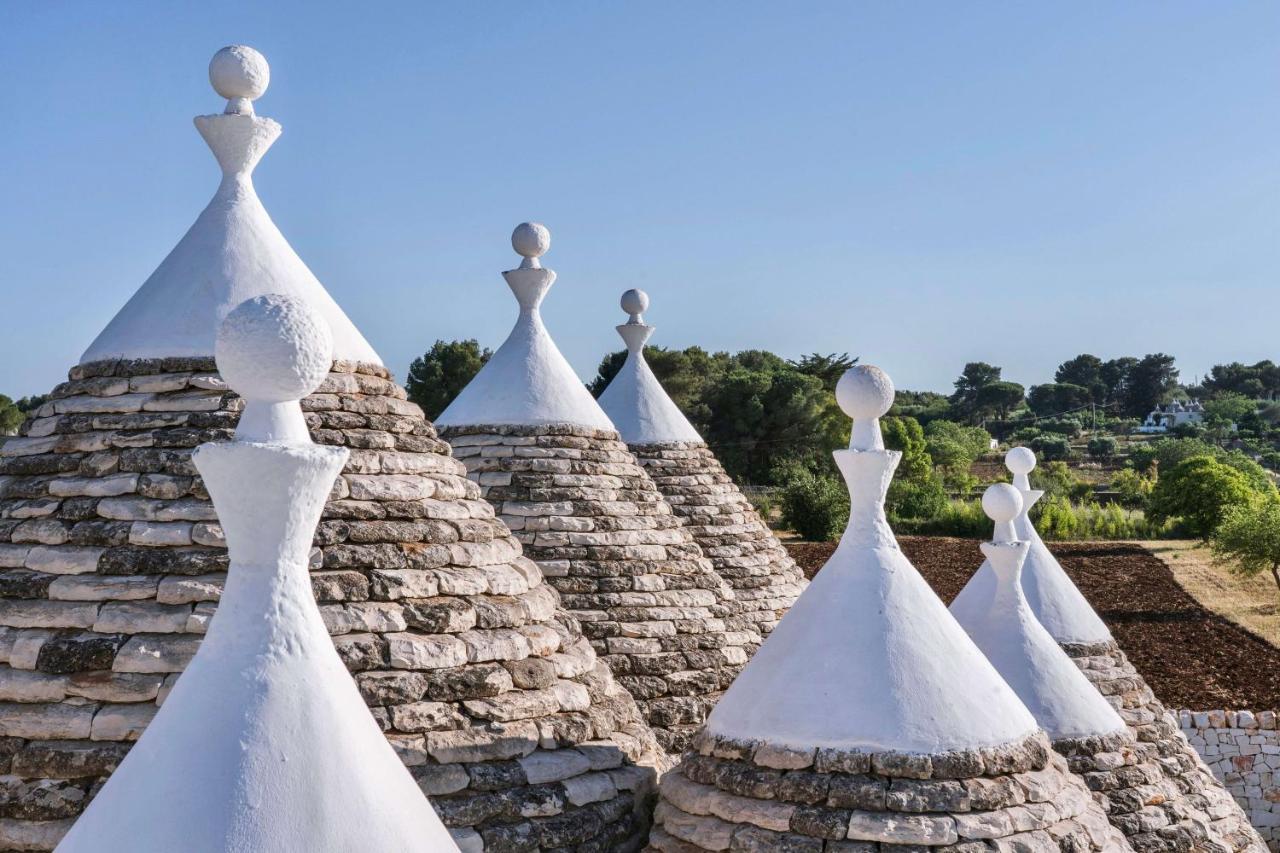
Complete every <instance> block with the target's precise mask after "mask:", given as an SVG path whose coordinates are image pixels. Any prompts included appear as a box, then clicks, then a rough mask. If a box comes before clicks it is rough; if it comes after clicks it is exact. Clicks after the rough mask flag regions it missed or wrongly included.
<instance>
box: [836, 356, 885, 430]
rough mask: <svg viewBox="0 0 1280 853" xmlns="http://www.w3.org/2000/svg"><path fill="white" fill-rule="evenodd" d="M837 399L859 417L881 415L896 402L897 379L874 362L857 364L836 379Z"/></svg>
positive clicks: (847, 411)
mask: <svg viewBox="0 0 1280 853" xmlns="http://www.w3.org/2000/svg"><path fill="white" fill-rule="evenodd" d="M836 402H837V403H839V404H840V408H841V410H843V411H844V413H845V414H846V415H848V416H849V417H851V418H853V419H854V420H855V421H862V420H870V419H873V418H878V417H881V416H882V415H884V413H885V412H887V411H889V409H890V407H892V406H893V381H892V380H891V379H890V378H889V374H887V373H885V372H884V371H883V370H881V369H880V368H878V367H876V366H874V365H871V364H855V365H854V366H853V367H851V368H849V369H848V370H846V371H845V372H844V376H841V377H840V381H839V382H837V383H836Z"/></svg>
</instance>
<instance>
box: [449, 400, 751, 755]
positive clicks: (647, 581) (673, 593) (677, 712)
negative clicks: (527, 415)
mask: <svg viewBox="0 0 1280 853" xmlns="http://www.w3.org/2000/svg"><path fill="white" fill-rule="evenodd" d="M447 435H448V437H449V438H450V439H451V440H453V441H454V443H455V456H457V457H458V458H459V459H461V460H462V461H463V463H464V464H465V466H466V469H467V472H468V476H469V477H471V478H472V480H473V481H474V482H475V483H476V484H477V485H479V486H480V488H481V490H482V491H483V493H484V495H485V497H486V498H487V499H488V501H489V502H490V503H491V504H492V505H493V506H494V508H495V509H496V510H497V513H498V515H499V517H501V518H502V519H503V520H504V521H506V522H507V524H508V525H509V526H510V527H511V528H512V529H513V530H514V531H515V537H516V538H517V539H518V540H520V541H521V542H522V543H523V544H524V546H525V553H526V554H527V555H528V556H530V557H532V558H533V559H534V560H535V561H536V562H537V565H538V566H539V567H540V568H541V570H542V571H541V574H542V576H543V577H545V578H546V579H547V580H548V581H549V583H550V586H552V587H554V588H555V589H557V590H558V591H559V592H560V594H561V600H562V602H563V604H564V605H565V606H566V607H567V608H569V610H570V611H571V612H572V613H573V614H574V615H575V616H577V617H578V618H579V619H580V620H581V622H582V626H583V632H584V634H585V635H586V636H587V638H588V639H589V640H590V641H591V645H592V646H593V647H594V649H595V652H596V653H597V654H600V655H602V656H604V659H605V660H606V661H607V662H608V664H609V666H610V667H611V668H612V669H613V671H614V673H615V675H617V676H618V678H619V680H620V681H621V682H622V683H623V684H624V686H626V688H627V689H628V690H629V691H630V692H631V693H632V694H633V695H634V696H636V698H637V699H638V700H639V702H640V707H641V709H642V710H643V711H644V713H645V717H646V719H647V720H648V722H649V723H650V725H652V726H654V727H655V728H656V730H657V734H658V737H659V739H660V741H661V742H662V744H663V746H664V747H665V748H666V749H667V750H668V751H673V752H678V751H680V749H682V748H683V745H684V744H685V743H686V742H687V740H688V738H689V736H690V735H691V734H692V732H693V731H694V730H695V729H696V728H697V726H698V725H699V724H700V723H702V722H703V721H704V720H705V719H706V714H707V713H708V711H709V710H710V708H711V707H712V706H713V705H714V702H715V700H716V698H717V697H718V696H719V695H720V693H721V692H722V691H723V690H724V689H725V687H727V686H728V684H729V683H730V682H731V681H732V679H733V677H734V675H736V673H737V672H738V670H739V669H740V668H741V666H742V664H744V663H745V662H746V660H747V647H749V646H754V645H755V644H758V642H759V634H758V633H757V628H756V625H755V623H753V622H751V621H750V620H747V621H745V622H742V624H741V625H737V627H736V629H735V630H730V626H729V625H728V624H727V621H726V620H730V619H732V614H733V612H734V611H733V600H734V591H733V590H731V589H730V587H729V586H728V585H727V584H726V583H725V582H724V581H723V580H722V579H721V578H720V577H719V576H717V575H716V574H715V571H714V569H713V568H712V566H711V563H710V562H708V561H707V560H706V559H705V558H704V557H703V556H702V553H701V551H700V549H699V548H698V545H697V544H696V543H695V542H694V540H693V539H692V538H691V537H690V535H689V533H688V532H687V531H686V530H685V529H684V527H683V526H682V525H681V523H680V521H679V519H678V518H677V517H676V516H675V515H674V514H673V513H672V512H671V509H670V507H668V506H667V505H666V503H665V502H664V500H663V498H662V495H661V493H660V492H659V491H658V489H657V488H655V486H654V484H653V481H652V480H650V478H649V477H648V476H647V475H646V474H645V471H644V469H643V468H641V466H640V465H638V464H637V463H636V460H635V458H634V457H633V456H632V455H631V454H630V453H629V452H628V451H627V449H626V447H625V445H623V444H622V443H621V442H620V441H619V440H618V437H617V434H616V433H613V432H601V431H596V430H591V429H585V428H581V427H574V426H569V425H564V424H556V425H549V426H541V427H515V426H501V427H491V426H483V425H481V426H475V427H450V428H449V430H447ZM487 574H488V576H489V580H490V589H489V591H490V592H492V593H495V594H504V595H520V594H521V593H522V592H523V587H524V584H526V583H528V581H527V579H522V578H516V577H510V576H508V575H507V573H506V572H505V571H503V572H501V573H497V574H496V573H494V572H492V571H489V572H487ZM444 588H445V586H444V581H443V580H442V582H441V589H442V591H443V590H444ZM524 601H526V602H527V601H528V599H527V598H526V599H524ZM771 618H776V615H775V616H773V617H771ZM481 619H482V621H481V624H482V625H483V624H485V622H484V621H483V620H485V619H489V620H491V621H490V624H493V625H494V626H495V627H496V626H497V625H498V624H511V623H512V621H513V617H512V615H511V614H510V613H509V612H508V613H506V614H502V613H499V612H495V611H487V612H484V613H481ZM490 659H492V658H490ZM659 659H660V660H661V663H658V662H657V661H658V660H659ZM565 663H566V664H568V662H567V661H566V662H565Z"/></svg>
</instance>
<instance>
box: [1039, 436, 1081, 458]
mask: <svg viewBox="0 0 1280 853" xmlns="http://www.w3.org/2000/svg"><path fill="white" fill-rule="evenodd" d="M1029 446H1030V447H1031V449H1032V450H1034V451H1035V452H1036V455H1037V456H1039V457H1040V458H1041V459H1043V460H1045V461H1046V462H1051V461H1053V460H1055V459H1070V458H1071V443H1070V442H1069V441H1067V439H1066V437H1065V436H1061V435H1042V436H1040V437H1039V438H1035V439H1032V440H1031V442H1030V445H1029Z"/></svg>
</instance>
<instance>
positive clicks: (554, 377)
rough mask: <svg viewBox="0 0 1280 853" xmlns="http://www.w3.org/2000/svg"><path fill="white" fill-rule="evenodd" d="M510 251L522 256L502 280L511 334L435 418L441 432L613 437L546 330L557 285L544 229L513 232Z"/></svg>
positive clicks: (533, 226)
mask: <svg viewBox="0 0 1280 853" xmlns="http://www.w3.org/2000/svg"><path fill="white" fill-rule="evenodd" d="M511 245H512V247H513V248H514V249H515V250H516V253H517V254H520V255H522V256H523V260H522V261H521V263H520V266H519V268H517V269H514V270H508V271H507V272H504V273H503V274H502V277H503V278H504V279H506V281H507V286H508V287H510V288H511V292H512V293H513V294H515V297H516V301H517V302H518V303H519V304H520V315H519V317H517V318H516V324H515V326H514V327H513V328H512V330H511V334H510V335H508V336H507V339H506V340H505V341H504V342H503V343H502V346H500V347H499V348H498V351H497V352H495V353H494V354H493V357H492V358H490V359H489V362H488V363H487V364H486V365H485V366H484V367H483V368H481V370H480V372H479V373H478V374H476V377H475V378H474V379H472V380H471V382H470V383H469V384H468V385H467V387H466V388H464V389H463V390H462V393H460V394H459V395H458V396H457V397H456V398H455V399H454V401H453V402H452V403H450V404H449V407H448V408H446V409H445V410H444V412H443V413H441V415H440V417H439V418H437V419H436V425H437V426H438V427H442V428H443V427H449V426H469V425H478V424H483V425H486V426H539V425H543V424H572V425H574V426H581V427H587V428H590V429H602V430H613V429H614V425H613V423H612V422H611V421H610V420H609V417H608V415H606V414H605V413H604V411H603V410H602V409H601V408H600V405H599V404H598V403H596V401H595V399H593V398H592V396H591V394H590V393H589V392H588V391H587V389H586V387H585V386H584V385H583V384H582V380H581V379H579V378H578V376H577V374H576V373H574V372H573V368H572V367H570V366H569V362H568V361H566V360H565V357H564V356H563V355H562V354H561V353H560V350H559V349H558V348H557V347H556V345H555V342H554V341H553V340H551V336H550V335H549V334H547V329H546V326H544V325H543V323H542V315H541V312H540V310H539V309H540V306H541V305H542V300H543V299H544V298H545V297H546V295H547V291H548V290H550V289H551V285H552V284H554V283H555V280H556V274H555V272H554V271H553V270H549V269H544V268H543V266H542V263H541V261H539V260H538V259H539V258H540V257H541V256H542V255H543V254H544V253H545V252H546V251H547V249H548V248H550V246H551V234H550V232H549V231H548V230H547V228H546V226H544V225H541V224H539V223H536V222H525V223H521V224H520V225H518V226H516V229H515V231H514V232H513V233H512V235H511Z"/></svg>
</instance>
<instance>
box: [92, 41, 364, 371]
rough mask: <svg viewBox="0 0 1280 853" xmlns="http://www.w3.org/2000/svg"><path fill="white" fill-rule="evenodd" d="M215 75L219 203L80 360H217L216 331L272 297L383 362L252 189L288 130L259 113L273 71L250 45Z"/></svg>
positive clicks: (351, 356) (211, 126) (210, 118)
mask: <svg viewBox="0 0 1280 853" xmlns="http://www.w3.org/2000/svg"><path fill="white" fill-rule="evenodd" d="M209 79H210V82H211V83H212V84H213V86H214V88H215V89H216V90H217V91H218V93H219V94H221V95H223V96H224V97H227V98H228V103H227V111H226V112H225V113H223V114H221V115H205V116H198V117H197V118H196V119H195V124H196V129H197V130H199V131H200V135H201V136H203V137H204V140H205V142H207V143H208V144H209V147H210V148H211V149H212V150H213V154H214V156H215V157H216V158H217V160H218V165H219V166H220V167H221V168H222V182H221V184H219V186H218V190H217V192H216V193H215V194H214V196H213V200H212V201H210V202H209V205H208V206H207V207H206V208H205V209H204V211H203V212H202V213H201V214H200V216H199V218H198V219H196V221H195V224H194V225H192V226H191V228H190V230H188V231H187V233H186V235H184V236H183V238H182V239H181V240H180V241H179V242H178V245H177V246H175V247H174V249H173V251H171V252H170V253H169V255H168V257H166V258H165V259H164V261H162V262H161V264H160V266H159V267H157V268H156V270H155V272H153V273H152V274H151V277H150V278H148V279H147V280H146V282H145V283H144V284H143V285H142V287H141V288H139V289H138V291H137V292H136V293H134V295H133V297H132V298H131V299H130V300H129V301H128V302H127V303H126V304H125V306H124V307H123V308H122V309H120V312H119V313H118V314H116V316H115V317H114V318H113V319H112V320H111V322H110V323H108V324H107V327H106V328H105V329H103V330H102V332H101V333H100V334H99V335H98V337H97V339H95V340H94V342H93V343H92V344H90V345H89V348H88V349H87V350H85V352H84V355H82V356H81V358H80V363H81V364H89V363H91V362H96V361H103V360H107V359H117V358H120V359H145V358H165V357H189V356H204V357H209V356H212V355H213V354H214V336H215V333H216V332H217V329H218V327H219V325H220V324H221V323H222V320H223V318H224V317H226V315H227V313H228V312H230V311H231V309H232V308H234V307H235V306H236V305H239V304H240V303H241V302H244V301H245V300H247V299H251V298H253V297H255V296H261V295H264V294H268V293H280V294H285V295H289V296H293V297H296V298H298V299H301V300H302V301H303V302H305V303H307V304H308V305H309V306H310V307H311V308H313V309H314V310H316V311H317V312H318V313H319V314H320V315H321V316H322V317H323V318H324V320H325V321H326V323H327V324H328V325H329V327H330V329H331V330H332V334H333V340H334V350H333V355H334V357H336V358H339V359H347V360H352V361H358V362H366V363H372V364H380V363H381V360H380V359H379V358H378V355H377V353H376V352H374V350H373V347H371V346H370V345H369V343H368V341H366V340H365V339H364V336H363V335H361V334H360V332H359V331H357V330H356V328H355V326H354V325H352V323H351V321H350V320H349V319H348V318H347V316H346V315H345V314H344V313H343V311H342V309H341V308H339V307H338V304H337V303H336V302H334V301H333V298H332V297H331V296H329V294H328V292H326V291H325V289H324V286H323V285H321V284H320V282H319V281H318V280H317V279H316V277H315V275H314V274H313V273H312V272H311V270H309V269H308V268H307V265H306V264H305V263H303V262H302V259H301V258H299V257H298V255H297V253H295V252H294V251H293V248H292V247H290V245H289V243H288V242H287V241H286V240H285V238H284V235H282V234H281V233H280V230H279V229H278V228H277V227H276V225H275V223H274V222H272V221H271V217H270V216H269V215H268V214H267V211H266V209H265V208H264V207H263V206H262V202H261V201H259V199H258V195H257V192H256V191H255V190H254V187H253V169H254V167H255V166H256V165H257V164H258V161H259V160H261V159H262V156H263V155H264V154H265V153H266V152H267V149H268V148H270V147H271V145H272V143H274V142H275V141H276V139H277V137H279V136H280V132H281V127H280V125H279V124H278V123H277V122H275V121H273V120H271V119H269V118H260V117H258V116H256V115H255V114H254V111H253V103H252V101H253V99H254V98H256V97H258V96H260V95H261V94H262V93H263V92H265V91H266V88H267V83H268V81H269V79H270V70H269V69H268V67H267V62H266V60H265V59H264V58H263V57H262V55H261V54H260V53H258V52H257V51H255V50H253V49H252V48H249V47H245V46H243V45H234V46H231V47H227V48H223V49H222V50H220V51H218V53H217V54H216V55H215V56H214V59H213V61H212V62H211V63H210V65H209Z"/></svg>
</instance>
